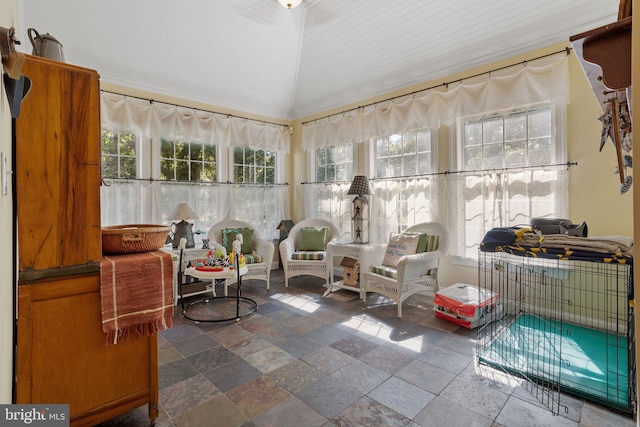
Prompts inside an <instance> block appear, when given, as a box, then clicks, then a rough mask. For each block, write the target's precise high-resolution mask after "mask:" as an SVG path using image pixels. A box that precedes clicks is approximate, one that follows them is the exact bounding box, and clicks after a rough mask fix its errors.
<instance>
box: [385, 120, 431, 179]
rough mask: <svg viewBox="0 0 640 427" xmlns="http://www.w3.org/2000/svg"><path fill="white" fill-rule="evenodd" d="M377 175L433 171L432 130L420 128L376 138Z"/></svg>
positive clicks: (416, 173)
mask: <svg viewBox="0 0 640 427" xmlns="http://www.w3.org/2000/svg"><path fill="white" fill-rule="evenodd" d="M375 149H376V152H375V158H376V162H375V166H376V177H378V178H387V177H398V176H412V175H419V174H428V173H430V172H431V160H432V157H431V131H430V130H429V129H418V130H412V131H407V132H403V133H402V134H393V135H389V136H387V137H384V138H379V139H377V140H376V144H375Z"/></svg>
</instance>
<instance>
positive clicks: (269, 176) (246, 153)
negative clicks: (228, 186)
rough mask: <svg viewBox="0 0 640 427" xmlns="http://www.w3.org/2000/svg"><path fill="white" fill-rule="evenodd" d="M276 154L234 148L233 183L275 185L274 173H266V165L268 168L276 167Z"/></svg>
mask: <svg viewBox="0 0 640 427" xmlns="http://www.w3.org/2000/svg"><path fill="white" fill-rule="evenodd" d="M276 158H277V157H276V153H275V152H274V151H265V150H253V149H250V148H235V149H234V150H233V159H234V165H233V170H234V182H245V183H253V184H275V172H274V173H267V172H266V170H265V167H266V166H267V163H268V164H269V166H270V167H272V168H275V166H276Z"/></svg>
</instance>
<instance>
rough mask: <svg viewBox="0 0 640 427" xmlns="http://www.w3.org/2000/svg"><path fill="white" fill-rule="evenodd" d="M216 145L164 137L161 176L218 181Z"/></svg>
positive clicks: (169, 178)
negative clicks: (170, 139)
mask: <svg viewBox="0 0 640 427" xmlns="http://www.w3.org/2000/svg"><path fill="white" fill-rule="evenodd" d="M216 177H217V171H216V147H215V146H214V145H209V144H202V143H199V142H185V141H183V140H179V139H178V140H172V141H169V140H166V139H162V141H161V144H160V178H161V179H166V180H176V181H202V182H214V181H216Z"/></svg>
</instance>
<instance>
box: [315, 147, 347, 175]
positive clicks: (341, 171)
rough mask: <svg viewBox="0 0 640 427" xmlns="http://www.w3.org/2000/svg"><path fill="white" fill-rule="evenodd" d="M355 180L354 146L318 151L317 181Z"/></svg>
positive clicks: (327, 148)
mask: <svg viewBox="0 0 640 427" xmlns="http://www.w3.org/2000/svg"><path fill="white" fill-rule="evenodd" d="M352 178H353V144H345V145H341V146H332V147H326V148H319V149H317V150H316V181H317V182H329V181H349V180H351V179H352Z"/></svg>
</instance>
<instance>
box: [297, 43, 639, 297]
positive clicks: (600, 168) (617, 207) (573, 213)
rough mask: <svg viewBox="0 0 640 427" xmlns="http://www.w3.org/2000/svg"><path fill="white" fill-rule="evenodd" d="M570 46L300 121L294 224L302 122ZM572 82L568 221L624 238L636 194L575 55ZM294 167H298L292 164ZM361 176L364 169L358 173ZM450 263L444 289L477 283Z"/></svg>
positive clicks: (441, 143) (442, 147) (444, 146)
mask: <svg viewBox="0 0 640 427" xmlns="http://www.w3.org/2000/svg"><path fill="white" fill-rule="evenodd" d="M567 46H569V47H570V44H569V43H568V42H567V43H562V44H558V45H554V46H549V47H546V48H543V49H539V50H536V51H534V52H530V53H528V54H525V55H519V56H516V57H513V58H510V59H508V60H505V61H500V62H496V63H493V64H490V65H487V66H484V67H480V68H475V69H472V70H468V71H465V72H463V73H459V74H455V75H451V76H447V77H444V78H442V79H438V81H431V82H425V83H423V84H421V85H417V86H413V87H410V88H407V89H405V90H402V91H397V92H393V93H389V94H385V95H384V96H381V97H378V98H373V99H368V100H363V101H361V102H360V103H358V104H355V105H347V106H344V107H342V108H338V109H335V110H331V111H326V112H323V113H321V114H317V115H314V116H309V117H305V118H303V119H301V120H296V121H295V122H294V123H293V127H294V140H293V147H294V148H293V150H292V155H291V158H290V160H291V167H290V168H289V171H290V173H291V177H290V178H288V182H290V183H291V184H292V188H291V193H292V200H291V201H292V214H293V219H294V221H299V220H301V219H303V217H304V198H303V193H302V186H301V185H300V183H301V182H304V181H306V180H307V168H306V165H307V164H306V157H305V153H304V152H303V151H302V149H301V148H300V145H301V123H302V122H305V121H308V120H312V119H314V118H319V117H323V116H326V115H328V114H332V113H337V112H340V111H343V110H345V109H349V108H353V107H356V106H357V105H363V104H368V103H371V102H376V101H380V100H383V99H386V98H389V97H393V96H398V95H401V94H404V93H409V92H412V91H417V90H420V89H424V88H428V87H432V86H436V85H438V84H440V83H442V82H445V81H455V80H458V79H462V78H465V77H468V76H472V75H475V74H478V73H481V72H485V71H489V70H492V69H496V68H500V67H504V66H508V65H511V64H516V63H518V62H521V61H525V60H530V59H532V58H535V57H537V56H540V55H544V54H547V53H552V52H556V51H559V50H562V49H564V48H565V47H567ZM569 78H570V102H569V105H568V106H567V123H566V134H567V145H568V146H567V158H568V160H569V161H570V162H578V165H577V166H573V167H571V168H570V169H569V217H570V219H571V220H573V221H574V222H580V221H586V222H587V224H588V226H589V234H590V235H610V234H617V235H625V236H631V235H632V234H633V209H632V203H633V196H632V192H631V191H630V192H628V193H626V194H624V195H621V194H620V192H619V188H620V183H619V181H618V175H617V174H614V167H615V166H616V154H615V151H614V149H613V145H612V144H611V143H607V145H606V146H605V148H604V149H603V150H602V152H599V151H598V150H599V147H600V132H601V129H602V127H601V123H600V121H599V120H598V118H599V117H600V115H601V114H602V112H601V110H600V107H599V105H598V101H597V99H596V97H595V95H594V94H593V91H592V90H591V86H590V85H589V81H588V80H587V78H586V76H585V74H584V72H583V70H582V67H581V65H580V62H579V61H578V58H577V57H576V55H575V54H574V53H571V55H570V60H569ZM449 144H450V138H449V131H448V130H447V129H445V128H442V129H440V130H439V131H438V158H439V161H440V165H441V166H440V170H441V171H445V170H447V169H448V168H449V159H448V156H449ZM294 165H295V166H294ZM360 172H361V171H360ZM451 261H452V260H451V259H447V260H445V262H444V264H443V266H442V267H443V268H441V274H442V276H441V282H442V285H443V286H449V285H451V284H453V283H456V282H465V283H476V282H477V271H476V269H475V267H473V266H462V265H460V264H456V263H452V262H451Z"/></svg>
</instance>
